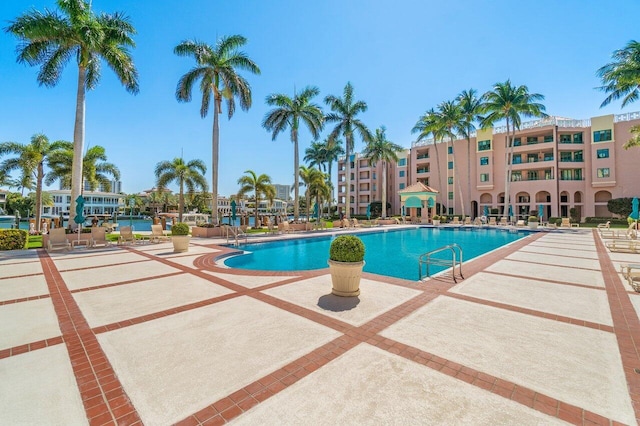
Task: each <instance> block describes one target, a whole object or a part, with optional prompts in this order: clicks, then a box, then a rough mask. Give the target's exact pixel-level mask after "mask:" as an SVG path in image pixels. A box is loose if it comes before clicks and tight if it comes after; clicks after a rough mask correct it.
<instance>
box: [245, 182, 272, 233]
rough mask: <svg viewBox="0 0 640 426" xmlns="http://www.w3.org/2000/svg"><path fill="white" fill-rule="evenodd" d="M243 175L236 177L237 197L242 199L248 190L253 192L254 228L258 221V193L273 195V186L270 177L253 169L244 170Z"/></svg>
mask: <svg viewBox="0 0 640 426" xmlns="http://www.w3.org/2000/svg"><path fill="white" fill-rule="evenodd" d="M244 173H245V175H244V176H241V177H240V179H238V185H240V190H239V191H238V198H239V199H242V197H244V196H245V195H246V194H248V193H249V192H252V191H253V193H254V196H255V199H256V204H255V209H254V214H255V228H257V227H258V224H259V223H260V222H259V220H258V206H259V205H260V195H261V194H265V195H266V196H267V198H269V197H271V198H273V196H274V195H275V188H274V187H273V185H272V184H271V178H270V177H269V176H268V175H265V174H264V173H263V174H261V175H259V176H258V174H257V173H256V172H254V171H253V170H245V172H244Z"/></svg>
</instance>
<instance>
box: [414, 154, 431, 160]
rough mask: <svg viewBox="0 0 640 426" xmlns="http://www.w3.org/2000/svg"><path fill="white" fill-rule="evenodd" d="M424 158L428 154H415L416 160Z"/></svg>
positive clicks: (427, 156)
mask: <svg viewBox="0 0 640 426" xmlns="http://www.w3.org/2000/svg"><path fill="white" fill-rule="evenodd" d="M424 158H429V154H421V155H418V156H416V160H422V159H424Z"/></svg>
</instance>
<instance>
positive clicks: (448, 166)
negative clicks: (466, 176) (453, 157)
mask: <svg viewBox="0 0 640 426" xmlns="http://www.w3.org/2000/svg"><path fill="white" fill-rule="evenodd" d="M447 168H448V169H449V170H451V169H453V161H449V163H448V164H447Z"/></svg>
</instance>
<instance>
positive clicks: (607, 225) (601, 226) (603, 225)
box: [598, 220, 611, 230]
mask: <svg viewBox="0 0 640 426" xmlns="http://www.w3.org/2000/svg"><path fill="white" fill-rule="evenodd" d="M609 226H611V221H610V220H608V221H607V223H599V224H598V229H599V230H600V229H609Z"/></svg>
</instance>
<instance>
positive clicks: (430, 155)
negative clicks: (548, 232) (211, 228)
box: [338, 113, 640, 219]
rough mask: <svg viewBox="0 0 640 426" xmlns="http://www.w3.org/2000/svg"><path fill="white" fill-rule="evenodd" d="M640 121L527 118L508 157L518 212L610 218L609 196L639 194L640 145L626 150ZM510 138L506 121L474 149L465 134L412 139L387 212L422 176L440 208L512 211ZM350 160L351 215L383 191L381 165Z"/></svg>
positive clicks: (392, 172)
mask: <svg viewBox="0 0 640 426" xmlns="http://www.w3.org/2000/svg"><path fill="white" fill-rule="evenodd" d="M639 124H640V113H628V114H620V115H615V116H614V115H606V116H601V117H594V118H591V119H586V120H572V119H566V118H560V117H549V118H545V119H540V120H535V121H530V122H525V123H522V125H521V127H520V130H519V131H517V132H516V134H515V138H514V140H513V157H512V160H511V162H510V163H511V164H510V166H511V182H510V185H509V198H510V200H511V202H510V204H511V206H512V212H513V215H514V216H519V217H525V216H528V215H529V213H530V212H536V213H537V212H538V211H539V209H540V208H541V209H542V211H543V217H544V218H545V219H547V218H549V217H552V216H554V217H558V216H563V217H568V216H569V215H570V212H571V209H575V212H576V215H577V216H579V217H581V218H584V217H588V216H611V213H610V212H609V211H608V209H607V202H608V201H609V200H610V199H612V198H620V197H634V196H640V184H638V182H640V167H639V166H640V149H639V148H632V149H629V150H624V149H623V148H622V146H623V145H624V143H625V142H626V141H628V140H629V138H630V134H629V129H630V128H631V127H632V126H634V125H639ZM506 138H507V134H506V128H505V127H496V128H489V129H482V130H478V131H477V132H476V134H475V135H474V137H472V138H471V143H470V152H468V151H467V149H468V147H467V140H466V139H463V138H460V139H458V140H455V141H453V146H451V144H450V143H449V141H444V143H443V142H440V141H438V143H437V144H435V143H434V141H433V140H426V141H421V142H414V143H413V144H412V146H411V149H410V150H409V154H408V156H407V158H406V160H405V158H404V157H401V159H400V161H398V163H397V164H392V165H391V167H388V170H389V177H388V179H387V182H388V184H389V185H390V186H392V188H391V189H390V190H388V191H387V194H388V202H389V203H390V204H391V205H392V209H391V213H390V214H395V215H398V214H400V212H401V205H400V202H399V198H400V197H399V195H398V191H399V190H401V189H403V188H404V187H405V186H407V185H408V184H412V183H415V182H416V181H417V182H421V183H424V184H425V185H428V186H430V187H432V188H435V189H436V190H438V191H439V194H438V197H437V199H436V202H437V204H438V205H439V212H441V213H448V214H456V215H462V214H463V213H464V214H465V215H468V216H472V217H476V216H481V215H483V212H484V211H485V207H486V208H487V209H488V210H489V211H491V210H492V209H498V214H500V215H508V205H506V204H507V203H505V188H506V183H507V182H506V176H507V170H508V165H509V162H508V160H507V154H508V151H509V150H508V149H507V148H506V146H507V142H506V141H507V139H506ZM351 165H352V167H351V177H352V179H351V189H352V191H351V193H350V197H351V200H352V214H363V212H366V205H367V203H368V202H371V201H380V197H381V193H380V191H379V190H377V189H378V188H375V187H374V186H373V184H374V183H379V182H380V180H379V179H375V178H374V176H375V175H376V173H377V174H379V173H380V171H379V170H380V166H379V165H376V167H371V166H368V160H367V159H365V158H361V157H360V156H358V155H357V154H356V155H354V156H352V157H351ZM338 168H339V172H338V185H339V200H338V207H339V208H341V209H343V210H344V207H345V204H344V201H345V199H344V195H345V193H344V185H345V184H344V159H343V160H341V161H340V162H339V164H338ZM405 179H406V180H405ZM469 182H470V183H471V192H470V193H469V186H468V183H469ZM368 185H369V186H368ZM361 189H362V190H368V191H369V192H366V191H364V192H363V191H361ZM460 191H461V192H462V197H460ZM365 195H366V196H365ZM461 198H462V201H461Z"/></svg>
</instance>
